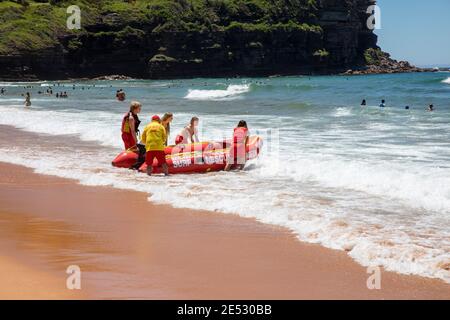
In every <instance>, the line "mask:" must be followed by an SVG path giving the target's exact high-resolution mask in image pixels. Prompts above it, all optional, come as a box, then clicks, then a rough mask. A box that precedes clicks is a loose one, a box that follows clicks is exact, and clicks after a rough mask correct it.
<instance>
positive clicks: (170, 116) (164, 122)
mask: <svg viewBox="0 0 450 320" xmlns="http://www.w3.org/2000/svg"><path fill="white" fill-rule="evenodd" d="M172 120H173V114H172V113H170V112H168V113H165V114H164V115H163V117H162V119H161V124H162V125H163V127H164V129H166V142H165V145H166V146H167V145H168V142H169V136H170V123H171V122H172Z"/></svg>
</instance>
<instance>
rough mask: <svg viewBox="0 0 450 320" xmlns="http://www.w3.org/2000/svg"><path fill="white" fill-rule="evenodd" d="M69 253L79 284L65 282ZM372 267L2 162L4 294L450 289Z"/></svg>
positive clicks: (258, 228)
mask: <svg viewBox="0 0 450 320" xmlns="http://www.w3.org/2000/svg"><path fill="white" fill-rule="evenodd" d="M151 179H152V178H149V183H153V181H155V180H151ZM153 179H158V178H153ZM69 265H79V266H80V268H81V270H82V290H81V291H77V292H73V291H68V290H66V289H65V281H66V276H67V275H66V274H65V270H66V268H67V267H68V266H69ZM368 276H369V275H368V274H367V273H366V269H365V268H363V267H361V266H359V265H358V264H356V263H355V262H354V261H352V260H351V258H349V257H348V256H347V255H346V254H345V253H344V252H339V251H334V250H329V249H325V248H323V247H321V246H318V245H309V244H304V243H301V242H299V241H298V240H297V239H296V238H295V237H294V235H293V234H292V233H291V232H289V231H288V230H286V229H283V228H279V227H274V226H268V225H263V224H261V223H258V222H256V221H254V220H252V219H244V218H240V217H237V216H232V215H224V214H220V213H211V212H202V211H193V210H185V209H174V208H172V207H170V206H162V205H154V204H152V203H150V202H148V201H147V196H146V195H145V194H143V193H138V192H131V191H123V190H117V189H112V188H106V187H87V186H81V185H78V184H77V183H76V182H74V181H71V180H66V179H61V178H56V177H50V176H44V175H38V174H34V173H33V172H32V170H30V169H27V168H24V167H20V166H13V165H9V164H0V283H1V290H0V298H3V299H4V298H10V299H16V298H26V299H30V298H49V299H51V298H61V299H70V298H74V297H75V298H79V297H81V298H94V299H103V298H106V299H140V298H148V299H317V298H323V299H388V298H397V299H449V298H450V285H448V284H445V283H443V282H442V281H439V280H433V279H426V278H421V277H415V276H405V275H398V274H395V273H391V272H383V273H382V289H381V290H368V289H367V286H366V280H367V278H368Z"/></svg>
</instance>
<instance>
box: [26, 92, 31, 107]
mask: <svg viewBox="0 0 450 320" xmlns="http://www.w3.org/2000/svg"><path fill="white" fill-rule="evenodd" d="M29 106H31V94H30V93H29V92H27V93H26V95H25V107H29Z"/></svg>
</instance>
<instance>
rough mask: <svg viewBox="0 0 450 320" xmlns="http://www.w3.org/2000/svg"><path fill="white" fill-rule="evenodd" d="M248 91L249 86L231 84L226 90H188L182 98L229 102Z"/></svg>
mask: <svg viewBox="0 0 450 320" xmlns="http://www.w3.org/2000/svg"><path fill="white" fill-rule="evenodd" d="M249 91H250V85H249V84H231V85H229V86H228V87H227V89H226V90H189V92H188V94H187V95H186V96H185V97H184V98H185V99H189V100H213V101H216V100H230V99H236V98H237V97H238V96H240V95H242V94H244V93H247V92H249Z"/></svg>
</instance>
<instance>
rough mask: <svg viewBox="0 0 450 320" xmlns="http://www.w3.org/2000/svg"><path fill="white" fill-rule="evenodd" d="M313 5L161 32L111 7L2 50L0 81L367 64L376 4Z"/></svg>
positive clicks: (320, 0) (312, 70)
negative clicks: (34, 45)
mask: <svg viewBox="0 0 450 320" xmlns="http://www.w3.org/2000/svg"><path fill="white" fill-rule="evenodd" d="M272 1H275V0H272ZM299 1H301V0H299ZM279 2H283V1H279ZM309 2H311V3H313V5H310V7H309V9H308V10H307V11H306V12H302V13H301V14H302V17H303V16H305V18H301V19H304V21H306V22H307V23H304V21H294V22H293V21H292V19H289V21H286V19H284V20H283V19H281V18H280V21H273V23H272V24H265V25H261V24H256V23H255V21H252V20H249V18H248V17H249V16H250V15H251V14H253V13H252V12H250V13H248V14H247V16H246V17H244V18H242V19H240V20H238V22H236V23H230V22H229V21H228V22H227V25H226V27H222V26H221V25H220V23H221V22H220V21H219V22H217V23H218V25H216V24H211V27H209V28H208V29H200V30H178V29H177V28H172V29H170V28H167V30H164V29H163V30H160V29H161V28H159V26H160V24H161V22H157V21H156V22H155V20H154V19H153V20H148V21H147V20H143V21H133V22H132V23H130V22H129V21H123V19H120V15H118V14H117V13H115V12H111V11H110V12H107V13H106V14H105V15H103V16H101V17H99V18H96V19H93V22H92V20H91V21H90V23H89V25H88V26H86V27H85V28H84V29H83V30H82V31H81V32H79V33H70V34H66V33H58V34H57V41H56V42H55V44H54V45H50V46H48V47H46V48H42V49H39V50H34V51H33V50H31V51H28V50H16V51H15V52H8V53H6V54H0V78H2V79H34V78H39V79H63V78H68V77H72V78H75V77H96V76H100V75H107V74H124V75H127V76H131V77H137V78H153V79H158V78H179V77H231V76H267V75H275V74H281V75H292V74H326V73H338V72H343V71H346V70H348V69H350V68H354V67H357V66H362V65H364V52H365V51H366V49H368V48H375V47H376V42H377V37H376V35H375V34H374V33H373V32H372V31H371V30H368V29H367V27H366V21H367V18H368V14H367V13H366V10H367V8H368V6H369V5H371V4H373V3H374V2H375V1H369V0H317V1H315V2H314V1H309ZM215 12H216V11H215ZM217 12H218V13H217V16H219V17H220V11H217ZM298 19H300V18H298ZM260 20H261V19H260ZM260 20H258V21H260ZM111 21H112V22H111ZM297 22H298V23H297ZM158 23H159V25H158ZM300 23H301V24H300ZM222 24H225V23H222ZM158 28H159V29H158Z"/></svg>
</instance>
